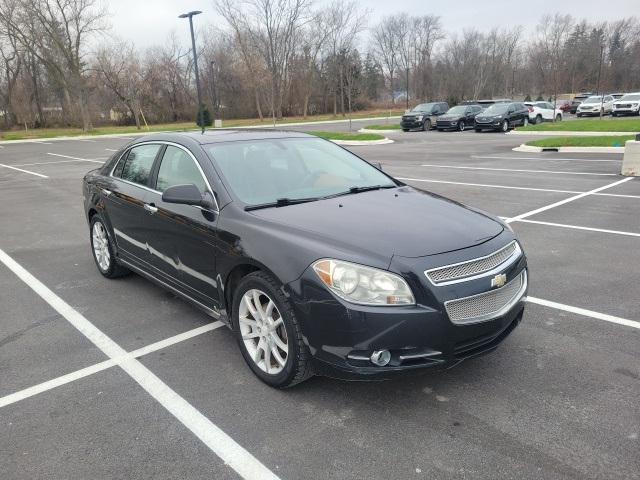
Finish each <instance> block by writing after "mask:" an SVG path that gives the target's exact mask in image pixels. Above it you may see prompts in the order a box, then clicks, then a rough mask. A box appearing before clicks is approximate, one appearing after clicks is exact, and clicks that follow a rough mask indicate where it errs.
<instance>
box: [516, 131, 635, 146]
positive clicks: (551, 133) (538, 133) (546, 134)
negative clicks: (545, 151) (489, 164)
mask: <svg viewBox="0 0 640 480" xmlns="http://www.w3.org/2000/svg"><path fill="white" fill-rule="evenodd" d="M636 133H637V132H558V131H555V130H553V131H535V132H522V131H518V130H511V131H510V132H508V133H507V135H534V136H544V137H618V136H621V135H635V134H636ZM594 148H595V147H594Z"/></svg>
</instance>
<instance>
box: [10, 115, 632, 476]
mask: <svg viewBox="0 0 640 480" xmlns="http://www.w3.org/2000/svg"><path fill="white" fill-rule="evenodd" d="M567 117H574V116H569V115H567ZM391 121H392V122H394V123H395V122H396V120H391ZM375 123H378V124H379V123H381V122H380V121H376V122H375ZM363 125H365V123H364V122H354V128H355V129H357V128H360V127H362V126H363ZM292 128H295V129H297V130H305V129H307V130H317V127H313V126H310V127H306V126H301V127H292ZM322 128H323V129H324V130H329V129H334V130H346V129H348V124H346V123H336V124H331V125H329V124H327V125H323V127H322ZM388 136H389V137H390V138H392V139H393V140H394V141H395V143H393V144H389V145H380V146H366V147H364V146H360V147H349V148H350V149H352V150H353V151H354V152H355V153H357V154H359V155H360V156H362V157H363V158H365V159H366V160H369V161H372V162H380V163H382V165H383V168H384V169H385V171H387V172H388V173H390V174H392V175H394V176H395V177H397V178H399V179H401V180H402V181H404V182H406V183H408V184H410V185H413V186H415V187H417V188H421V189H424V190H429V191H432V192H434V193H436V194H440V195H444V196H447V197H449V198H451V199H453V200H455V201H459V202H463V203H465V204H468V205H472V206H474V207H478V208H480V209H483V210H487V211H490V212H492V213H495V214H497V215H500V216H502V217H504V218H505V219H507V221H508V222H510V224H511V226H512V227H513V228H514V230H515V231H516V233H517V234H518V236H519V238H520V240H521V242H522V244H523V246H524V248H525V251H526V253H527V256H528V261H529V268H530V292H529V295H530V298H529V305H528V307H527V309H526V311H525V317H524V321H523V322H522V324H521V325H520V326H519V327H518V329H517V330H516V331H515V332H514V333H513V334H512V335H511V336H510V337H509V338H507V339H506V340H505V342H504V343H503V344H502V345H501V346H500V348H499V349H498V350H497V351H495V352H494V353H492V354H490V355H488V356H484V357H480V358H477V359H474V360H472V361H467V362H465V363H463V364H461V365H459V366H458V367H456V368H454V369H451V370H448V371H446V372H431V373H427V374H425V375H422V376H417V377H410V378H402V379H396V380H392V381H387V382H382V383H357V382H356V383H347V382H340V381H335V380H331V379H326V378H313V379H311V380H310V381H307V382H305V383H303V384H301V385H299V386H297V387H295V388H293V389H290V390H286V391H277V390H273V389H270V388H268V387H267V386H265V385H264V384H262V383H261V382H259V381H258V380H257V379H256V378H255V377H254V375H253V374H252V373H251V372H250V371H249V369H248V368H247V367H246V365H245V363H244V361H243V360H242V357H241V354H240V352H239V351H238V349H237V348H236V345H235V342H234V339H233V338H232V335H231V333H230V332H229V331H227V329H226V328H218V327H220V323H219V322H215V321H214V320H213V319H212V318H209V317H207V316H206V315H205V314H203V313H202V312H200V311H198V310H195V309H194V308H192V307H191V306H190V305H188V304H186V303H184V302H183V301H181V300H180V299H178V298H177V297H175V296H174V295H173V294H170V293H168V292H166V291H163V290H162V289H160V288H158V287H156V286H155V285H153V284H151V283H149V282H148V281H146V280H144V279H142V278H141V277H138V276H135V275H134V276H130V277H125V278H122V279H118V280H115V281H109V280H107V279H105V278H103V277H102V276H101V275H100V274H99V273H98V271H97V270H96V268H95V265H94V262H93V259H92V258H91V253H90V250H89V243H88V233H89V232H88V227H87V224H86V221H85V219H84V214H83V208H82V196H81V190H80V186H81V178H82V176H83V175H84V173H85V172H86V171H88V170H89V169H91V168H94V167H95V166H97V165H99V164H100V163H101V162H103V161H104V160H105V159H106V158H107V157H108V156H109V155H110V154H111V153H112V152H113V151H115V150H117V149H118V148H119V147H120V146H121V145H123V144H124V143H126V142H128V141H129V140H128V139H127V138H122V137H121V138H95V139H89V140H65V141H55V142H54V141H50V142H49V141H42V142H31V143H21V144H20V143H16V144H4V145H2V148H0V219H2V222H1V225H2V228H0V260H2V261H1V262H0V305H2V312H1V315H0V318H1V321H0V425H1V426H2V430H3V432H4V434H3V435H2V436H1V438H0V451H1V452H2V455H1V456H0V458H2V461H1V466H2V471H3V474H2V478H8V479H14V478H30V479H31V478H33V479H35V478H47V479H49V478H127V479H134V478H140V479H142V478H154V479H164V478H166V479H174V478H189V479H191V478H203V479H204V478H215V479H226V478H240V477H243V478H251V479H261V478H278V477H279V478H282V479H291V480H293V479H312V478H332V479H362V478H369V479H387V478H398V479H405V478H406V479H411V478H415V479H435V478H438V479H449V478H452V479H453V478H455V479H478V478H492V479H498V478H500V479H513V478H518V479H564V478H570V479H581V480H582V479H607V480H614V479H631V478H640V473H639V472H640V456H639V455H638V452H639V451H640V439H639V435H640V402H638V397H639V394H640V383H639V382H640V348H638V346H639V345H640V296H639V295H638V286H639V285H640V269H639V268H638V260H637V259H638V252H640V179H637V178H625V177H621V176H619V172H620V164H621V156H620V155H611V154H609V155H603V154H598V155H595V154H571V155H569V154H566V155H560V154H522V153H516V152H513V151H512V150H511V149H512V148H513V147H515V146H517V145H519V144H520V143H522V142H523V141H526V138H527V137H521V136H518V137H510V136H508V135H504V134H500V133H484V134H476V133H475V132H473V131H467V132H464V133H460V132H451V133H446V132H443V133H439V132H433V131H432V132H409V133H403V132H398V133H393V134H389V135H388ZM523 139H524V140H523ZM420 221H421V219H419V218H416V222H420ZM58 299H59V300H60V301H62V302H63V304H64V305H68V306H69V308H70V309H71V310H72V311H73V312H75V313H72V312H71V310H65V311H67V312H68V315H61V314H60V313H59V311H56V310H54V309H53V308H52V306H51V302H54V303H55V302H58ZM48 302H49V303H48ZM59 305H62V304H59ZM64 305H63V306H64ZM64 308H66V307H64ZM63 310H64V309H63ZM76 314H77V315H76ZM70 319H71V320H70ZM70 321H75V322H76V323H75V324H72V323H70ZM80 327H82V328H80ZM99 333H100V334H102V335H103V337H100V336H99V335H98V334H99ZM106 337H108V339H110V341H112V342H113V345H111V344H110V347H109V348H113V349H115V348H120V349H121V350H122V352H123V353H122V357H120V358H119V359H118V360H113V358H107V357H106V356H105V355H104V354H103V353H102V352H101V351H100V350H99V349H98V348H96V347H95V345H94V343H95V342H94V343H92V341H95V339H96V338H98V339H102V340H101V341H104V338H106ZM132 352H133V353H132ZM135 358H137V360H135ZM141 385H142V387H141ZM223 458H224V460H223ZM225 460H226V462H227V463H225ZM234 462H235V463H234ZM229 463H231V464H232V466H229ZM233 465H240V468H239V469H238V468H235V467H233ZM232 467H233V468H232ZM238 471H240V472H241V473H240V474H239V473H238ZM239 475H240V477H239Z"/></svg>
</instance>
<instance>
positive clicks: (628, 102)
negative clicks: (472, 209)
mask: <svg viewBox="0 0 640 480" xmlns="http://www.w3.org/2000/svg"><path fill="white" fill-rule="evenodd" d="M611 115H612V116H614V117H617V116H618V115H640V92H636V93H627V94H626V95H624V96H623V97H622V98H620V99H618V100H616V101H615V102H613V111H612V112H611Z"/></svg>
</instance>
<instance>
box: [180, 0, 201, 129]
mask: <svg viewBox="0 0 640 480" xmlns="http://www.w3.org/2000/svg"><path fill="white" fill-rule="evenodd" d="M201 13H202V12H201V11H199V10H194V11H193V12H189V13H183V14H182V15H178V18H188V19H189V28H190V30H191V50H192V51H193V68H194V70H195V73H196V91H197V93H198V123H199V124H200V127H201V128H202V133H204V118H203V115H202V113H203V112H202V95H201V94H200V75H199V73H198V55H197V54H196V36H195V35H194V33H193V17H194V16H195V15H200V14H201Z"/></svg>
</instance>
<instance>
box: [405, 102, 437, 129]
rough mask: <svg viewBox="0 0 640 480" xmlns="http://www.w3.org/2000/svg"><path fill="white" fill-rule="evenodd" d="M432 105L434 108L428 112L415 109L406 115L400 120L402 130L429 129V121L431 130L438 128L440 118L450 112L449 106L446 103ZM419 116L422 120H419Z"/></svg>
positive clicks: (433, 103)
mask: <svg viewBox="0 0 640 480" xmlns="http://www.w3.org/2000/svg"><path fill="white" fill-rule="evenodd" d="M430 104H431V105H433V107H432V108H430V109H428V110H424V111H421V110H415V109H414V110H411V111H410V112H408V113H406V114H404V115H403V116H402V119H401V120H400V128H401V129H402V130H415V129H423V130H424V129H426V128H427V127H426V125H427V120H428V121H429V125H431V126H430V127H429V129H434V128H436V123H437V121H438V118H439V117H440V116H441V115H444V113H445V112H446V111H447V110H449V104H448V103H446V102H431V103H430ZM416 108H417V107H416ZM419 115H421V116H422V120H418V119H417V117H418V116H419Z"/></svg>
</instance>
